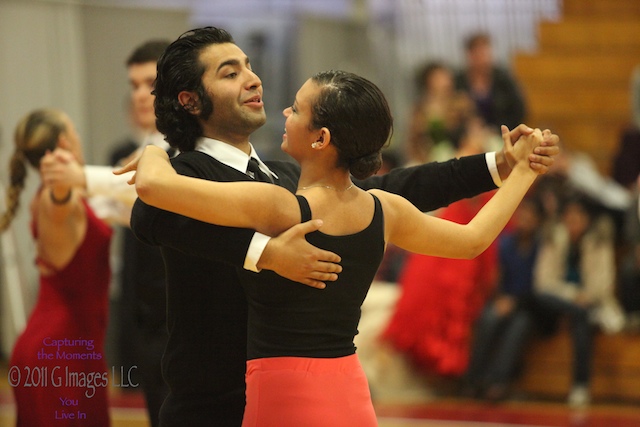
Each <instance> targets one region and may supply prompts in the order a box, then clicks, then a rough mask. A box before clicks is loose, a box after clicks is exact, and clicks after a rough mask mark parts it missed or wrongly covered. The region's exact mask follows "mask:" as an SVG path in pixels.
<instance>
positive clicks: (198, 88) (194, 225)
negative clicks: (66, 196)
mask: <svg viewBox="0 0 640 427" xmlns="http://www.w3.org/2000/svg"><path fill="white" fill-rule="evenodd" d="M155 95H156V102H155V109H156V117H157V125H158V129H159V130H160V131H161V132H162V133H164V134H165V135H166V140H167V141H168V142H169V143H170V144H171V145H172V146H173V147H175V148H177V149H178V150H179V151H180V152H181V154H180V155H179V156H177V157H175V158H174V159H172V165H173V167H174V168H175V169H176V170H177V171H178V173H181V174H184V175H189V176H193V177H198V178H202V179H208V180H216V181H247V180H254V179H259V178H260V176H261V175H263V176H265V177H264V178H263V179H264V180H268V181H271V182H273V183H275V184H277V185H280V186H283V187H285V188H287V189H289V190H290V191H292V192H295V191H296V188H297V181H298V178H299V174H300V170H299V167H298V166H297V165H295V164H293V163H289V162H266V163H264V162H262V161H261V160H260V159H259V157H258V156H257V154H256V153H255V150H254V149H253V147H252V145H251V144H250V143H249V137H250V135H251V134H252V132H254V131H255V130H256V129H258V128H259V127H260V126H262V125H263V124H264V123H265V121H266V117H265V113H264V108H263V104H262V83H261V81H260V79H259V77H258V76H257V75H256V74H255V73H253V71H252V70H251V67H250V64H249V60H248V58H247V57H246V55H245V54H244V53H243V52H242V50H240V48H238V47H237V46H236V45H235V43H234V42H233V39H232V38H231V36H230V35H229V34H228V33H227V32H226V31H224V30H220V29H217V28H212V27H208V28H202V29H197V30H193V31H190V32H187V33H185V34H183V35H182V36H181V37H180V38H178V40H176V41H174V42H173V43H172V44H171V46H169V48H167V50H166V51H165V54H164V55H163V57H162V58H161V59H160V61H159V62H158V77H157V80H156V84H155ZM525 128H526V127H525V126H521V127H520V128H519V129H518V130H516V131H515V132H513V134H512V136H513V138H515V139H517V138H518V136H519V135H520V133H521V132H522V131H523V130H524V129H525ZM557 142H558V140H557V137H556V136H552V137H551V141H548V142H547V143H548V145H547V146H544V147H541V149H540V151H539V152H538V155H536V156H533V157H532V159H531V160H532V161H533V162H535V166H532V167H534V168H536V169H538V170H540V171H542V172H545V171H546V169H547V168H548V166H549V165H550V164H551V163H552V159H551V158H550V157H546V156H548V155H555V154H557V152H558V148H557ZM504 151H508V150H504ZM504 151H503V152H500V153H497V154H493V157H492V159H493V160H496V159H497V161H496V166H497V169H498V171H501V172H500V175H502V177H505V176H506V175H508V172H509V171H510V168H509V166H508V162H507V160H508V159H507V156H508V152H507V153H506V155H505V152H504ZM489 157H491V156H490V155H487V158H489ZM488 162H489V163H490V162H491V160H486V159H485V156H484V155H481V156H473V157H467V158H461V159H459V160H452V161H449V162H445V163H442V164H431V165H425V166H418V167H414V168H410V169H399V170H395V171H393V172H391V173H389V174H387V175H385V176H376V177H372V178H369V179H367V180H364V181H356V184H357V185H359V186H361V187H363V188H374V187H375V188H383V189H385V190H388V191H391V192H395V193H399V194H401V195H403V196H405V197H407V198H408V199H409V200H411V201H412V202H413V203H414V204H415V205H416V206H418V207H419V208H420V209H422V210H423V211H429V210H432V209H434V208H437V207H441V206H445V205H447V204H449V203H451V202H454V201H456V200H459V199H460V198H465V197H470V196H473V195H476V194H478V193H481V192H484V191H487V190H491V189H494V188H496V183H494V179H496V180H499V179H500V178H499V177H495V178H492V174H491V172H490V169H489V168H488ZM252 164H257V167H258V168H259V169H251V165H252ZM261 180H262V179H261ZM176 197H179V195H176ZM131 225H132V229H133V231H134V232H135V233H136V235H137V236H138V237H139V238H140V239H141V240H143V241H145V242H147V243H150V244H154V245H158V246H160V247H161V251H162V255H163V258H164V262H165V267H166V272H167V310H168V319H167V320H168V328H169V341H168V344H167V348H166V351H165V354H164V358H163V373H164V376H165V379H166V380H167V382H168V383H169V386H170V393H169V396H168V397H167V399H166V400H165V403H164V405H163V407H162V409H161V414H160V419H161V426H163V427H172V426H187V425H188V426H195V427H197V426H211V425H215V426H239V425H240V424H241V422H242V415H243V411H244V373H245V359H246V328H247V318H246V316H247V303H246V300H245V297H244V294H243V291H242V288H241V286H240V284H239V279H238V275H240V274H249V273H246V272H244V270H243V269H242V268H241V267H242V266H245V267H247V264H250V263H251V262H250V261H247V259H249V258H251V256H250V255H249V256H248V255H247V252H248V251H249V252H252V251H253V249H251V247H252V245H253V244H255V243H256V242H260V241H262V242H263V243H262V246H263V247H264V242H265V241H266V242H267V246H268V245H269V243H270V242H271V241H270V240H268V237H266V236H261V235H259V234H258V233H255V232H254V231H253V230H245V229H234V228H227V227H219V226H215V225H211V224H206V223H202V222H199V221H196V220H193V219H190V218H186V217H183V216H180V215H176V214H173V213H170V212H166V211H162V210H159V209H156V208H153V207H151V206H148V205H145V204H144V203H143V202H142V201H140V200H137V201H136V203H135V205H134V209H133V213H132V217H131ZM296 227H306V228H305V229H304V231H303V232H302V233H300V232H299V230H300V229H298V235H297V236H296V237H304V233H305V232H310V231H313V229H314V228H313V227H314V226H313V225H312V224H307V225H305V224H301V225H298V226H296ZM299 240H303V239H298V240H296V239H294V238H292V239H291V242H292V244H297V243H296V242H299ZM248 248H249V249H248ZM258 252H259V250H258ZM257 259H258V261H257V263H255V267H256V268H257V269H260V268H267V269H275V268H274V265H277V264H278V262H279V260H278V256H277V250H273V248H271V249H270V251H269V254H268V255H267V254H266V253H263V254H262V256H258V258H257ZM307 262H311V263H313V262H316V261H315V259H308V260H307ZM304 263H305V262H304V261H303V264H304ZM331 277H332V273H318V274H317V275H315V276H314V277H313V278H311V279H309V280H306V281H305V282H306V283H307V284H310V285H318V284H320V283H321V282H323V281H326V280H331ZM289 278H291V277H289Z"/></svg>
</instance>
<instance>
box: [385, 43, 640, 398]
mask: <svg viewBox="0 0 640 427" xmlns="http://www.w3.org/2000/svg"><path fill="white" fill-rule="evenodd" d="M465 49H466V64H465V66H464V67H463V68H462V69H460V70H455V69H454V68H452V67H451V66H449V65H447V64H446V63H445V62H441V61H433V62H428V63H427V64H425V65H424V66H423V67H421V68H420V69H419V70H418V71H417V73H416V85H415V86H416V93H417V98H416V102H415V105H414V108H413V112H412V115H411V118H410V125H409V132H408V137H407V140H406V144H405V147H406V152H405V153H404V154H405V156H406V157H405V158H406V163H407V164H420V163H424V162H428V161H442V160H445V159H448V158H451V157H452V156H456V157H459V156H463V155H469V154H479V153H483V152H485V151H489V150H492V149H494V147H495V143H496V140H497V141H498V143H499V142H500V141H499V135H498V133H497V132H498V126H499V125H500V124H506V125H508V126H510V127H513V126H514V125H516V124H518V123H521V122H524V121H525V120H526V112H527V108H526V100H525V99H524V97H523V93H522V91H521V90H520V84H519V83H518V82H517V81H516V79H515V78H514V76H513V75H511V74H510V73H509V71H508V70H507V69H505V68H501V67H499V66H498V65H496V64H495V63H494V61H493V57H492V52H491V40H490V38H489V36H488V35H486V34H476V35H473V36H471V37H470V38H469V39H468V40H467V41H466V44H465ZM630 87H631V89H630V90H631V93H632V102H633V105H632V120H630V123H629V125H628V127H626V128H625V129H621V134H620V141H619V142H618V151H617V152H616V153H615V155H614V156H613V162H612V164H611V167H610V170H611V172H610V174H604V173H602V172H601V171H599V170H598V168H597V166H596V163H595V162H594V160H593V159H592V158H590V157H589V155H588V154H587V153H584V152H581V151H577V150H574V149H572V148H571V141H562V143H563V144H562V152H561V154H560V155H559V156H558V157H557V159H556V161H555V164H554V165H553V167H552V169H551V170H550V172H549V173H548V174H546V175H544V176H542V177H541V178H540V179H539V180H538V182H537V183H536V185H535V186H534V187H533V188H532V190H531V191H530V194H528V196H527V197H526V199H525V200H524V201H523V202H522V204H521V206H520V208H519V209H518V211H517V212H516V214H515V215H514V217H513V218H512V223H511V225H510V226H509V227H508V228H507V229H506V230H505V231H504V232H503V234H502V235H501V236H500V238H499V239H498V240H497V241H496V242H495V243H494V244H493V245H492V247H490V248H489V249H487V250H486V251H485V253H484V254H482V255H481V256H479V257H477V258H476V259H474V260H452V259H442V258H435V257H428V256H423V255H415V254H405V253H403V252H402V251H401V250H399V249H397V248H389V249H388V251H387V254H386V259H385V262H384V263H383V266H382V268H381V269H380V270H379V274H378V278H377V279H378V280H379V281H380V282H383V283H392V284H397V286H398V287H399V290H398V294H399V295H398V300H397V302H394V306H393V308H392V309H391V314H390V316H389V319H388V321H387V323H386V324H385V325H382V326H381V330H380V334H381V335H380V339H381V340H382V342H383V343H385V344H387V345H390V346H391V348H393V349H394V351H398V352H399V353H400V354H402V355H404V356H406V358H407V360H409V361H410V366H412V367H417V369H418V370H420V371H422V372H423V373H424V374H425V375H426V376H434V375H435V376H436V377H444V378H454V379H456V380H457V381H458V384H459V391H460V393H461V394H463V395H464V396H468V397H474V398H482V399H488V400H491V401H499V400H502V399H505V398H507V397H508V396H509V392H510V387H511V385H512V383H513V382H514V379H515V378H516V377H517V375H518V373H520V372H521V371H522V369H526V366H523V362H522V359H523V351H525V349H526V344H527V342H528V341H529V340H530V339H531V338H532V337H534V336H542V337H545V336H548V335H552V334H556V333H559V329H560V326H559V325H566V327H565V328H566V329H567V330H568V333H569V335H570V337H571V340H572V358H573V371H572V374H571V375H572V386H571V388H570V390H569V391H568V396H567V400H568V403H569V404H571V405H573V406H584V405H586V404H588V403H589V402H590V400H591V398H590V384H591V379H592V359H593V337H594V334H598V333H604V334H615V333H620V332H622V331H625V330H637V329H638V327H639V325H640V222H639V217H640V206H639V202H638V186H639V184H640V66H638V67H637V68H636V69H635V71H634V74H633V76H632V79H631V85H630ZM528 124H530V125H534V126H535V125H536V124H535V123H528ZM561 139H562V137H561ZM395 162H396V163H400V164H401V163H402V162H400V161H398V160H397V159H396V160H395ZM490 197H491V194H488V195H481V196H477V197H475V198H473V199H467V200H463V201H460V202H457V203H454V204H452V205H450V206H449V207H448V208H445V209H441V210H440V211H437V212H431V213H428V214H430V215H438V216H441V217H443V218H447V219H449V220H452V221H456V222H468V221H469V220H470V219H471V218H472V217H473V216H474V215H475V213H476V212H477V211H478V210H479V209H480V208H481V207H482V205H483V204H484V203H486V201H487V200H488V199H489V198H490ZM374 292H375V288H374Z"/></svg>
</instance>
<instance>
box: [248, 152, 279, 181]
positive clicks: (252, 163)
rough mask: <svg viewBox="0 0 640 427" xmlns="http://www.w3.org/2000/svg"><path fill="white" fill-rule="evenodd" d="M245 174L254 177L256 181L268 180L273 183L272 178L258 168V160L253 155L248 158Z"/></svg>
mask: <svg viewBox="0 0 640 427" xmlns="http://www.w3.org/2000/svg"><path fill="white" fill-rule="evenodd" d="M247 175H249V176H250V177H252V178H253V179H255V180H256V181H261V182H270V183H272V184H273V179H271V177H270V176H269V175H267V174H266V173H265V172H263V171H262V169H260V165H259V164H258V160H256V159H255V158H254V157H250V158H249V165H248V166H247Z"/></svg>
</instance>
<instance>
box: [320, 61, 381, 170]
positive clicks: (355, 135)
mask: <svg viewBox="0 0 640 427" xmlns="http://www.w3.org/2000/svg"><path fill="white" fill-rule="evenodd" d="M311 80H312V81H313V82H314V83H315V84H317V85H318V86H320V93H319V94H318V96H317V97H316V99H315V100H314V102H313V106H312V121H311V128H312V129H320V128H322V127H326V128H327V129H329V131H330V132H331V143H332V144H334V145H335V147H336V149H337V151H338V166H341V167H344V168H345V169H348V170H349V172H351V174H352V175H353V176H354V177H355V178H358V179H364V178H366V177H368V176H370V175H372V174H374V173H376V171H377V170H378V169H380V166H381V165H382V157H381V150H382V148H384V147H385V145H386V144H387V141H389V138H390V136H391V133H392V131H393V117H392V116H391V111H390V110H389V105H388V104H387V100H386V98H385V97H384V94H383V93H382V91H381V90H380V89H379V88H378V87H377V86H376V85H375V84H373V83H372V82H370V81H369V80H367V79H365V78H364V77H360V76H358V75H355V74H353V73H348V72H345V71H333V70H332V71H324V72H321V73H318V74H316V75H315V76H313V77H312V78H311Z"/></svg>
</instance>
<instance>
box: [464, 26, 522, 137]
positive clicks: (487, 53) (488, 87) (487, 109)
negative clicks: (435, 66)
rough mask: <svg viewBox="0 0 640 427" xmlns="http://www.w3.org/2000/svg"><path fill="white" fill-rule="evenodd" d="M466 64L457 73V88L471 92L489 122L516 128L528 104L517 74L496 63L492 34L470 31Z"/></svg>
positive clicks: (480, 111) (488, 123)
mask: <svg viewBox="0 0 640 427" xmlns="http://www.w3.org/2000/svg"><path fill="white" fill-rule="evenodd" d="M465 52H466V68H465V69H463V70H461V71H459V72H458V73H457V75H456V79H455V83H456V88H457V89H459V90H463V91H464V92H466V93H468V94H469V95H470V96H471V98H472V99H473V101H474V102H475V105H476V108H477V110H478V112H479V114H480V115H481V116H482V118H483V119H484V121H485V122H486V123H487V125H488V126H489V127H490V128H492V130H495V129H496V128H497V129H499V127H500V125H507V126H508V127H509V129H513V128H514V127H515V126H517V125H519V124H520V123H522V122H523V121H524V118H525V115H526V105H525V100H524V97H523V95H522V93H521V91H520V88H519V86H518V84H517V82H516V80H515V78H514V77H513V76H512V75H511V74H510V73H509V72H508V71H507V70H506V69H504V68H501V67H499V66H497V65H496V64H495V63H494V58H493V51H492V46H491V38H490V37H489V35H488V34H486V33H477V34H473V35H471V36H470V37H469V38H468V39H467V40H466V42H465Z"/></svg>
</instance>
